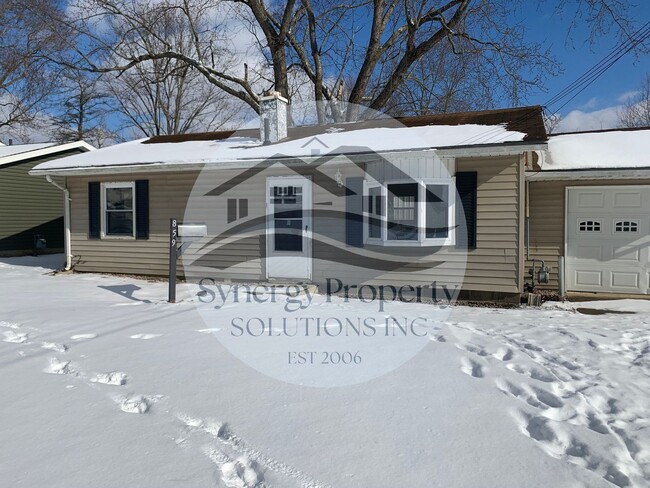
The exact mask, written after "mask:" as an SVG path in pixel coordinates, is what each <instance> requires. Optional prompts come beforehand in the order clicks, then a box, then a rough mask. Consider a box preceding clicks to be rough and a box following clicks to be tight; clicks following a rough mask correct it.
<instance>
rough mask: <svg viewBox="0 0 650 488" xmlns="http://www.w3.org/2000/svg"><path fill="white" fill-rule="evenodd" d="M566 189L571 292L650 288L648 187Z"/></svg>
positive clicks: (642, 290) (645, 290) (643, 291)
mask: <svg viewBox="0 0 650 488" xmlns="http://www.w3.org/2000/svg"><path fill="white" fill-rule="evenodd" d="M566 191H567V193H566V206H567V215H566V254H565V256H566V257H565V275H566V289H567V291H591V292H610V293H632V294H647V293H650V281H649V280H650V186H627V185H625V186H588V187H567V190H566Z"/></svg>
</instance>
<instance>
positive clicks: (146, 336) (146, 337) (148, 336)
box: [130, 334, 162, 341]
mask: <svg viewBox="0 0 650 488" xmlns="http://www.w3.org/2000/svg"><path fill="white" fill-rule="evenodd" d="M161 336H162V334H134V335H132V336H130V339H141V340H144V341H147V340H149V339H155V338H156V337H161Z"/></svg>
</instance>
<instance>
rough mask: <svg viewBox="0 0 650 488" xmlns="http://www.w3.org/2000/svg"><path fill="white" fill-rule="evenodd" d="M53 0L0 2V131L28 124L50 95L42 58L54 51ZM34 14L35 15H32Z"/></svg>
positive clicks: (57, 13) (11, 0) (57, 34)
mask: <svg viewBox="0 0 650 488" xmlns="http://www.w3.org/2000/svg"><path fill="white" fill-rule="evenodd" d="M56 5H57V2H55V1H54V0H33V1H31V2H29V3H27V2H24V1H21V0H2V2H0V128H2V127H10V126H14V125H16V124H22V125H24V124H25V123H28V122H31V121H32V120H33V119H34V117H35V114H36V109H37V108H40V107H41V106H42V104H43V103H44V102H45V101H46V100H47V98H48V96H49V95H50V94H51V88H52V83H51V80H50V79H48V71H47V69H46V66H45V65H46V60H45V58H44V56H47V55H49V54H51V53H52V52H53V51H55V50H56V49H58V47H59V44H58V43H57V41H56V40H57V39H58V36H59V34H61V32H59V33H54V32H52V30H51V29H50V26H51V23H52V20H53V19H57V18H59V16H60V12H59V11H58V9H57V7H56ZM34 13H37V15H34Z"/></svg>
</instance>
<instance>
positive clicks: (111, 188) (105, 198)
mask: <svg viewBox="0 0 650 488" xmlns="http://www.w3.org/2000/svg"><path fill="white" fill-rule="evenodd" d="M102 237H122V238H125V237H126V238H135V182H133V181H131V182H125V183H102Z"/></svg>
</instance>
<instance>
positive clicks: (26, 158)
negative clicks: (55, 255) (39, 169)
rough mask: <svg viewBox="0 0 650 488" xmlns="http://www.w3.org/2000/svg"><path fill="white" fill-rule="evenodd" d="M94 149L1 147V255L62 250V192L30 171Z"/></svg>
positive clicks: (72, 145) (77, 146) (75, 144)
mask: <svg viewBox="0 0 650 488" xmlns="http://www.w3.org/2000/svg"><path fill="white" fill-rule="evenodd" d="M94 149H95V148H94V147H92V146H90V145H89V144H86V143H85V142H72V143H69V144H59V145H57V144H54V143H42V144H20V145H9V146H5V145H3V144H0V255H15V254H24V253H26V252H33V251H34V250H35V248H36V247H39V248H41V247H42V246H44V245H46V246H47V248H48V249H50V250H59V251H60V250H62V249H63V236H64V234H63V207H64V205H63V192H62V191H61V190H60V189H57V188H55V187H54V186H53V185H51V184H49V183H48V182H47V181H45V179H44V178H33V177H31V176H29V171H30V170H31V169H32V168H34V166H36V165H38V164H40V163H44V162H47V161H52V160H55V159H58V158H63V157H66V156H71V155H74V154H79V153H83V152H86V151H91V150H94ZM37 241H39V242H37Z"/></svg>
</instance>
